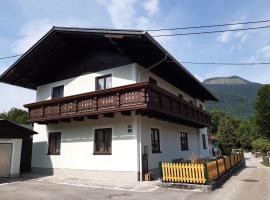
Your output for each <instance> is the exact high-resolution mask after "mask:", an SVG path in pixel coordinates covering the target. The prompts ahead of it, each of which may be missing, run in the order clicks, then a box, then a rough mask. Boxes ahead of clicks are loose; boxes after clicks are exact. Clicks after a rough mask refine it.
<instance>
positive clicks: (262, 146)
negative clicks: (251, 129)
mask: <svg viewBox="0 0 270 200" xmlns="http://www.w3.org/2000/svg"><path fill="white" fill-rule="evenodd" d="M252 147H253V149H254V150H255V151H260V152H264V153H266V152H268V151H270V141H269V140H268V139H266V138H259V139H257V140H254V141H253V142H252Z"/></svg>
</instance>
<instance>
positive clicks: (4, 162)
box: [0, 143, 12, 177]
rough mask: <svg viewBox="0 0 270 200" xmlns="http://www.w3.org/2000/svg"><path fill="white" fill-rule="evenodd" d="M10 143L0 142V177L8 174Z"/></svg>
mask: <svg viewBox="0 0 270 200" xmlns="http://www.w3.org/2000/svg"><path fill="white" fill-rule="evenodd" d="M11 156H12V144H11V143H0V177H9V176H10V167H11Z"/></svg>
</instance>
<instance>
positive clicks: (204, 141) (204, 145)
mask: <svg viewBox="0 0 270 200" xmlns="http://www.w3.org/2000/svg"><path fill="white" fill-rule="evenodd" d="M202 144H203V148H204V149H207V148H206V137H205V134H202Z"/></svg>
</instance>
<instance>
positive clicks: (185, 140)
mask: <svg viewBox="0 0 270 200" xmlns="http://www.w3.org/2000/svg"><path fill="white" fill-rule="evenodd" d="M180 143H181V150H182V151H188V134H187V133H186V132H180Z"/></svg>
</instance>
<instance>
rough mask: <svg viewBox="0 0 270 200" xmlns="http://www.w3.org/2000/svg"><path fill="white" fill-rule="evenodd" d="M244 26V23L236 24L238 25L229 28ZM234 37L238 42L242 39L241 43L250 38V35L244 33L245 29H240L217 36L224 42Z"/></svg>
mask: <svg viewBox="0 0 270 200" xmlns="http://www.w3.org/2000/svg"><path fill="white" fill-rule="evenodd" d="M233 23H237V22H233ZM242 27H243V25H242V24H236V25H231V26H229V28H228V29H229V30H233V29H239V28H242ZM234 39H237V42H238V41H240V42H241V43H244V42H245V41H246V40H247V39H248V35H247V34H246V33H244V32H243V31H238V32H223V33H221V34H220V35H219V36H218V37H217V40H218V41H219V42H222V43H228V42H231V41H232V40H234Z"/></svg>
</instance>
